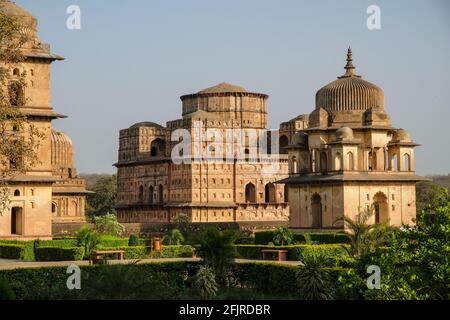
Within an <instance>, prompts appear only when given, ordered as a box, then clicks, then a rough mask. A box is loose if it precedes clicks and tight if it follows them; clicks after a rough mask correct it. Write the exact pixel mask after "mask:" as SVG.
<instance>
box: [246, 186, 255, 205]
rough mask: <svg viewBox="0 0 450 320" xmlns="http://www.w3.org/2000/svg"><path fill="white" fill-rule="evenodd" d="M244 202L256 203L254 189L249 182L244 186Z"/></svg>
mask: <svg viewBox="0 0 450 320" xmlns="http://www.w3.org/2000/svg"><path fill="white" fill-rule="evenodd" d="M245 202H250V203H255V202H256V188H255V185H254V184H253V183H251V182H250V183H248V184H247V185H246V186H245Z"/></svg>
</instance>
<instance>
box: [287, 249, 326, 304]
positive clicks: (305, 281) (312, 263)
mask: <svg viewBox="0 0 450 320" xmlns="http://www.w3.org/2000/svg"><path fill="white" fill-rule="evenodd" d="M300 262H301V264H300V266H299V269H298V270H297V274H296V278H297V283H298V287H299V289H300V294H301V297H302V298H303V299H305V300H330V299H332V298H333V289H332V288H333V286H332V282H331V277H330V274H329V273H328V271H327V270H326V269H325V267H326V265H327V263H326V257H325V256H324V254H323V253H322V252H320V251H315V250H314V251H313V250H305V251H304V252H302V254H301V256H300Z"/></svg>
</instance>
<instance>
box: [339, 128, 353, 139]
mask: <svg viewBox="0 0 450 320" xmlns="http://www.w3.org/2000/svg"><path fill="white" fill-rule="evenodd" d="M336 137H337V139H338V140H344V139H353V130H352V129H351V128H349V127H340V128H339V129H337V130H336Z"/></svg>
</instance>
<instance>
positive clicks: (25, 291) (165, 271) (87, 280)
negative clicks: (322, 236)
mask: <svg viewBox="0 0 450 320" xmlns="http://www.w3.org/2000/svg"><path fill="white" fill-rule="evenodd" d="M199 265H200V264H199V263H198V262H164V263H149V264H135V265H110V266H104V265H103V266H102V265H97V266H81V267H80V268H81V277H82V279H81V285H82V290H68V289H67V286H66V282H67V278H68V276H69V275H68V274H67V267H47V268H32V269H15V270H0V278H3V279H7V282H8V285H9V287H10V288H11V289H12V290H13V292H14V294H15V296H16V299H19V300H53V299H56V300H60V299H111V298H112V299H114V298H117V296H116V294H118V291H120V290H111V289H112V288H114V286H111V285H115V284H117V281H119V280H118V279H110V278H111V277H118V276H120V275H124V274H127V271H126V270H129V271H135V272H134V275H135V276H136V277H137V278H135V277H121V278H120V279H122V280H124V279H128V281H131V282H133V283H127V285H128V287H130V288H133V289H132V291H133V292H134V291H136V290H138V289H134V288H139V290H142V291H138V292H136V294H137V295H136V298H137V299H143V298H147V299H196V298H200V297H199V296H198V293H197V292H196V291H195V290H193V289H192V279H193V277H194V275H195V273H196V272H197V270H198V267H199ZM121 269H122V271H120V270H121ZM296 270H297V267H295V266H291V265H286V264H275V263H267V262H257V263H255V262H246V263H238V264H234V265H233V267H232V272H233V276H234V277H233V278H234V279H235V281H236V288H240V289H243V290H251V291H252V292H254V293H258V294H259V293H266V294H269V295H271V296H277V297H282V298H297V297H298V296H299V289H298V287H297V281H296ZM328 271H329V272H330V275H331V278H332V282H333V284H335V285H337V283H338V281H337V279H338V277H339V276H340V275H342V274H344V273H346V272H347V271H348V269H343V268H328ZM148 279H150V281H151V285H145V286H142V285H141V286H139V285H136V284H139V283H142V282H143V281H148ZM96 280H98V281H96ZM124 281H125V280H124ZM148 290H150V292H149V291H148Z"/></svg>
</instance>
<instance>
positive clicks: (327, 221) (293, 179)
mask: <svg viewBox="0 0 450 320" xmlns="http://www.w3.org/2000/svg"><path fill="white" fill-rule="evenodd" d="M297 118H299V117H297ZM302 118H303V119H307V121H308V123H307V125H305V126H303V128H301V129H300V130H294V131H293V132H290V133H285V136H284V137H281V138H280V145H281V144H282V143H281V139H286V142H285V145H286V146H285V150H287V152H288V154H289V178H287V179H284V180H282V181H281V182H282V183H285V184H286V185H287V190H288V191H287V192H288V198H289V206H290V226H291V227H293V228H305V229H342V228H344V226H343V224H342V222H337V221H340V220H339V219H340V218H342V217H343V216H344V215H345V216H348V217H350V218H353V217H355V215H357V214H358V213H360V212H362V211H363V210H367V209H373V211H374V214H373V216H372V218H371V222H372V223H374V222H388V223H390V224H392V225H396V226H400V225H402V224H413V219H414V218H415V216H416V197H415V185H416V182H417V181H419V180H422V178H421V177H418V176H416V175H415V172H414V147H416V146H418V145H417V144H416V143H414V142H413V141H412V139H411V136H410V135H409V134H408V132H406V131H405V130H404V129H397V128H394V127H393V126H392V124H391V119H390V117H389V115H388V114H387V113H386V111H385V107H384V93H383V90H382V89H381V88H380V87H379V86H377V85H375V84H373V83H371V82H369V81H367V80H364V79H363V78H362V77H361V76H359V75H357V74H356V72H355V67H354V65H353V55H352V51H351V49H350V48H349V49H348V52H347V64H346V65H345V74H344V75H342V76H340V77H338V78H337V80H334V81H333V82H330V83H329V84H327V85H326V86H324V87H322V88H321V89H319V91H317V93H316V107H315V110H314V111H313V112H311V114H309V115H308V116H303V117H302ZM284 126H285V127H288V126H287V123H284ZM280 131H281V130H280ZM289 137H292V138H291V139H289ZM300 137H301V138H300Z"/></svg>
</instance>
